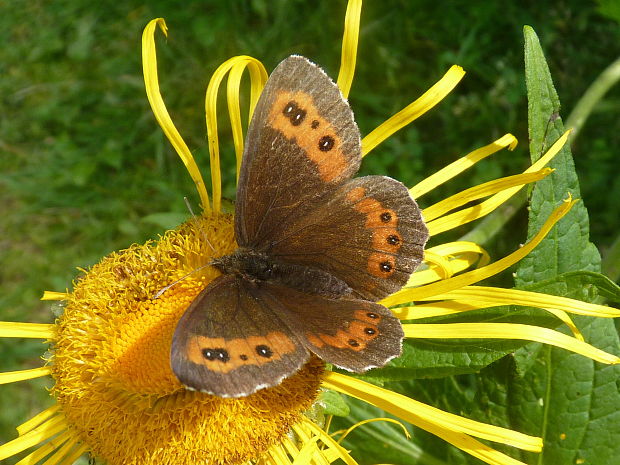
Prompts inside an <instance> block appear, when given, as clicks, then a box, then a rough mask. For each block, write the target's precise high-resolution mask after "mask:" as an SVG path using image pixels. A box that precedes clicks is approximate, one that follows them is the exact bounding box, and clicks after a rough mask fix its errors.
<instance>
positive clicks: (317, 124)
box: [310, 120, 319, 129]
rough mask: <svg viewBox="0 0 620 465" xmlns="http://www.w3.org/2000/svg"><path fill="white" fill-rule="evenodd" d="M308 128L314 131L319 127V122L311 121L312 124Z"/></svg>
mask: <svg viewBox="0 0 620 465" xmlns="http://www.w3.org/2000/svg"><path fill="white" fill-rule="evenodd" d="M310 127H311V128H312V129H316V128H318V127H319V122H318V121H317V120H314V121H312V124H311V125H310Z"/></svg>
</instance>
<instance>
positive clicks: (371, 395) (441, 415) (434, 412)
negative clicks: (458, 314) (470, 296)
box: [323, 325, 542, 452]
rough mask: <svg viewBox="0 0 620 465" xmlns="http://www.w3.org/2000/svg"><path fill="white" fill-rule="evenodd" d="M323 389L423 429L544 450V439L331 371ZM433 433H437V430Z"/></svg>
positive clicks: (327, 375)
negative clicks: (428, 426) (430, 427)
mask: <svg viewBox="0 0 620 465" xmlns="http://www.w3.org/2000/svg"><path fill="white" fill-rule="evenodd" d="M406 326H417V325H406ZM439 326H441V325H439ZM323 387H326V388H328V389H333V390H335V391H338V392H342V393H343V394H346V395H349V396H352V397H355V398H357V399H360V400H362V401H364V402H367V403H370V404H372V405H374V406H376V407H379V408H381V409H383V410H385V411H386V412H389V413H391V414H392V415H395V416H397V417H398V418H402V419H403V420H405V421H408V422H410V423H411V424H414V425H417V426H420V425H419V423H420V420H422V421H424V422H428V423H429V424H432V425H435V426H436V427H438V428H440V429H444V430H450V431H452V432H455V433H463V434H466V435H472V436H476V437H479V438H482V439H487V440H489V441H494V442H499V443H502V444H507V445H510V446H513V447H518V448H519V449H524V450H529V451H534V452H537V451H540V450H541V448H542V440H541V439H540V438H537V437H534V436H528V435H526V434H522V433H519V432H516V431H512V430H509V429H506V428H501V427H499V426H493V425H487V424H485V423H479V422H477V421H474V420H470V419H468V418H463V417H460V416H458V415H454V414H452V413H448V412H444V411H443V410H440V409H438V408H435V407H431V406H430V405H426V404H423V403H422V402H418V401H416V400H414V399H411V398H409V397H407V396H404V395H402V394H398V393H396V392H393V391H390V390H387V389H383V388H381V387H379V386H375V385H374V384H370V383H367V382H365V381H362V380H360V379H356V378H353V377H351V376H346V375H342V374H340V373H335V372H331V371H328V372H327V373H326V374H325V378H324V380H323ZM425 429H426V428H425ZM431 432H432V433H433V434H435V431H431Z"/></svg>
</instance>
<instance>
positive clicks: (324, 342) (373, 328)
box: [306, 310, 381, 352]
mask: <svg viewBox="0 0 620 465" xmlns="http://www.w3.org/2000/svg"><path fill="white" fill-rule="evenodd" d="M354 316H355V318H356V319H355V320H353V321H351V322H350V323H349V325H348V327H347V328H346V329H340V330H338V331H336V334H335V335H334V336H332V335H330V334H322V333H320V334H312V333H307V334H306V339H308V342H310V344H312V345H313V346H315V347H317V348H319V349H320V348H322V347H325V346H329V347H332V348H336V349H351V350H354V351H356V352H359V351H361V350H364V349H365V348H366V346H367V345H368V343H369V342H370V341H372V340H373V339H374V338H376V337H377V336H378V335H379V328H378V325H379V322H380V321H381V315H379V314H377V313H374V312H369V311H367V310H357V311H355V313H354Z"/></svg>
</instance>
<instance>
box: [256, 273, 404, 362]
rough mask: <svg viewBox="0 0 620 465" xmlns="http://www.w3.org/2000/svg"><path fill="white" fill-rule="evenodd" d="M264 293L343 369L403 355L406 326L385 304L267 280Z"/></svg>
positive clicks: (311, 346) (312, 346) (312, 347)
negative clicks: (307, 291) (297, 288)
mask: <svg viewBox="0 0 620 465" xmlns="http://www.w3.org/2000/svg"><path fill="white" fill-rule="evenodd" d="M260 292H261V294H262V295H261V299H263V300H264V301H265V302H268V305H269V306H270V307H271V308H273V309H274V311H276V312H278V313H279V315H280V318H281V319H282V321H284V322H285V323H286V324H287V326H288V327H290V328H291V329H292V331H293V332H294V333H295V334H296V335H297V336H298V337H299V338H300V340H301V343H302V344H303V345H304V346H305V347H306V348H307V349H308V350H309V351H311V352H313V353H315V354H316V355H318V356H319V357H320V358H321V359H323V360H324V361H326V362H329V363H332V364H334V365H336V366H337V367H339V368H344V369H346V370H349V371H354V372H356V373H361V372H364V371H366V370H369V369H371V368H375V367H380V366H383V365H385V364H386V363H387V362H389V361H390V360H392V359H393V358H395V357H398V356H399V355H400V353H401V348H402V340H403V329H402V327H401V325H400V322H399V321H398V319H397V318H396V317H394V315H392V313H391V312H390V311H389V310H388V309H387V308H385V307H384V306H382V305H379V304H376V303H374V302H369V301H366V300H355V299H330V298H328V297H324V296H320V295H315V294H307V293H303V292H300V291H297V290H295V289H292V288H290V287H286V286H281V285H279V284H273V283H262V284H261V291H260Z"/></svg>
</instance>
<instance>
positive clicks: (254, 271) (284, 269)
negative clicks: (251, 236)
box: [211, 248, 352, 299]
mask: <svg viewBox="0 0 620 465" xmlns="http://www.w3.org/2000/svg"><path fill="white" fill-rule="evenodd" d="M211 265H213V266H215V267H216V268H218V269H219V270H220V271H221V272H222V273H224V274H236V275H239V276H242V277H243V278H244V279H246V280H248V281H250V282H253V283H256V284H257V285H260V283H261V282H269V283H274V284H283V285H285V286H287V287H291V288H293V289H296V290H298V291H301V292H306V293H309V294H318V295H322V296H324V297H328V298H331V299H338V298H341V297H346V296H349V295H350V294H351V292H352V289H351V288H350V287H349V286H348V285H347V283H345V282H344V281H342V280H341V279H338V278H336V277H335V276H333V275H332V274H330V273H329V272H327V271H324V270H319V269H318V268H312V267H309V266H305V265H297V264H292V263H285V262H282V261H277V260H273V259H272V258H271V257H269V256H268V255H267V254H264V253H261V252H256V251H254V250H250V249H245V248H239V249H237V250H236V251H235V252H234V253H232V254H230V255H226V256H224V257H220V258H217V259H215V260H214V261H213V262H211Z"/></svg>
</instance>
